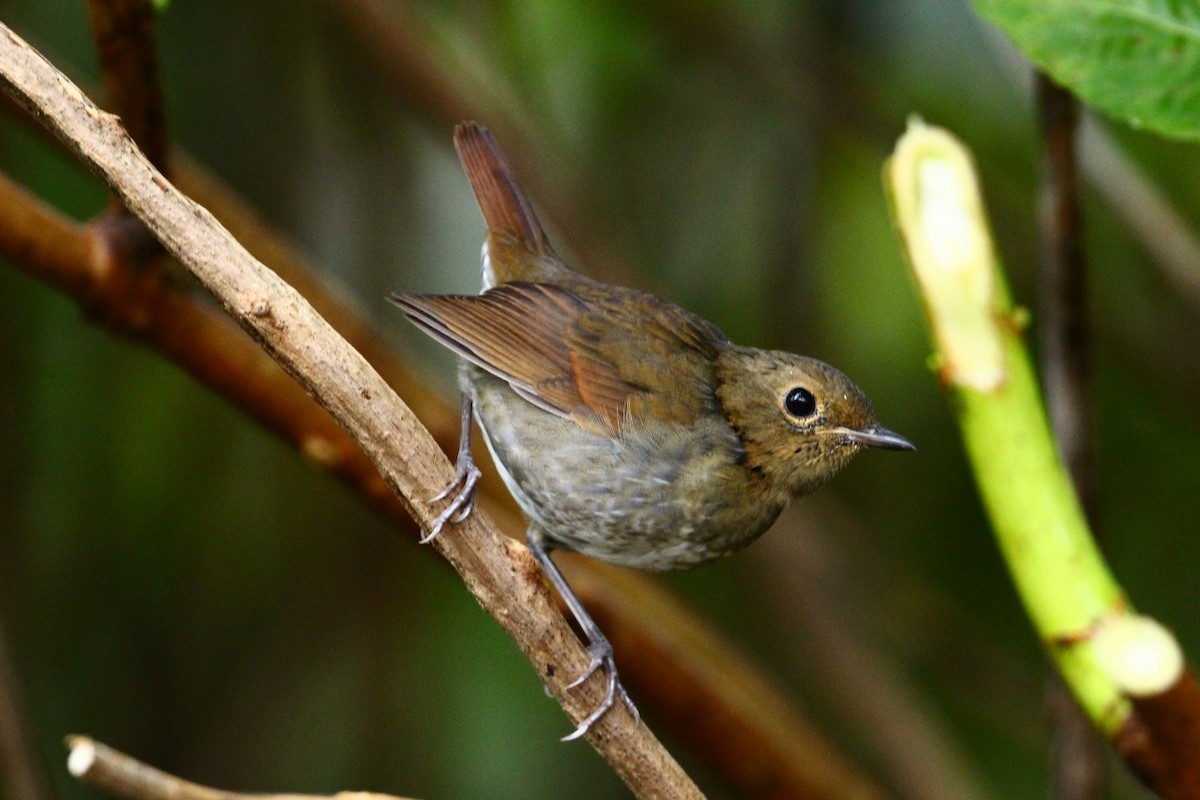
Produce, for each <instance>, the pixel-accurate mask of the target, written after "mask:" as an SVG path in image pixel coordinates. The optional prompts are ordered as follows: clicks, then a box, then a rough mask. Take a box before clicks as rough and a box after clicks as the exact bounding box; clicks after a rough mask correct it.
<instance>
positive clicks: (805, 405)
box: [783, 386, 817, 419]
mask: <svg viewBox="0 0 1200 800" xmlns="http://www.w3.org/2000/svg"><path fill="white" fill-rule="evenodd" d="M783 407H784V408H785V409H786V410H787V412H788V413H789V414H791V415H792V416H793V417H799V418H801V419H803V418H804V417H811V416H812V415H813V414H815V413H817V398H815V397H813V393H812V392H810V391H809V390H808V389H805V388H804V387H803V386H793V387H792V388H791V389H788V393H787V396H786V397H784V398H783Z"/></svg>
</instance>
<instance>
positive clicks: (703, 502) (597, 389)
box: [389, 122, 915, 741]
mask: <svg viewBox="0 0 1200 800" xmlns="http://www.w3.org/2000/svg"><path fill="white" fill-rule="evenodd" d="M454 145H455V150H456V151H457V154H458V157H459V160H460V161H461V163H462V166H463V169H464V171H465V172H466V175H467V178H468V179H469V181H470V184H471V187H472V189H473V190H474V193H475V197H476V200H477V201H478V204H479V208H480V210H481V212H482V215H483V218H484V222H485V223H486V228H487V232H486V237H485V240H484V245H483V252H482V289H481V292H480V293H479V294H477V295H438V294H420V293H411V292H397V293H395V294H392V295H391V296H390V298H389V299H390V300H391V301H392V302H394V303H395V304H396V305H397V306H399V308H400V310H401V311H402V312H403V313H404V314H405V315H406V316H407V318H408V319H409V320H410V321H411V322H412V323H413V324H415V325H416V327H417V328H419V329H420V330H421V331H423V332H424V333H426V334H428V335H429V336H431V337H432V338H433V339H434V340H436V341H437V342H439V343H440V344H442V345H444V346H445V347H447V348H448V349H450V350H451V351H452V352H454V353H455V354H456V355H457V356H459V385H460V387H461V389H462V429H461V434H460V443H459V451H458V457H457V462H456V469H455V477H454V480H453V481H452V482H451V483H450V484H449V485H448V486H447V487H446V488H445V489H444V490H443V491H442V492H441V493H440V494H438V495H437V496H436V497H434V498H432V500H431V502H434V503H437V502H441V501H443V500H445V501H447V503H446V506H445V508H444V509H443V510H442V511H441V513H440V514H439V515H438V516H437V517H436V518H435V520H434V521H433V524H432V525H431V528H430V532H429V534H428V535H427V536H425V538H423V539H422V541H423V542H428V541H430V540H432V539H433V538H434V537H436V536H438V535H440V534H441V533H442V532H443V530H444V529H445V528H446V526H448V525H453V524H457V523H459V522H461V521H463V520H464V519H465V518H466V517H467V515H468V514H470V513H471V510H472V508H473V502H474V493H475V487H476V483H477V481H478V480H479V477H480V470H479V468H478V467H477V466H476V464H475V462H474V458H473V456H472V453H471V445H470V430H471V425H472V418H474V419H475V420H476V421H477V422H478V423H479V425H480V427H481V429H482V431H483V434H484V440H485V442H486V443H487V446H488V449H489V450H490V452H491V454H492V457H493V461H494V463H495V465H496V468H497V470H498V471H499V473H500V476H501V478H502V479H503V481H504V483H505V485H506V486H507V487H508V489H509V491H510V492H511V494H512V495H513V498H514V499H515V500H516V502H517V504H518V505H519V506H520V508H521V510H522V511H523V513H524V514H525V516H526V517H527V518H528V520H529V526H528V529H527V531H526V535H525V540H526V544H527V546H528V548H529V550H530V551H531V553H532V554H533V557H534V558H535V559H536V561H537V563H538V565H539V566H540V568H541V570H542V572H543V573H544V574H545V575H546V577H547V578H548V580H549V581H550V583H551V584H552V585H553V586H554V588H555V590H556V591H557V592H558V594H559V595H560V596H561V597H562V599H563V601H564V603H565V604H566V606H567V608H568V609H569V610H570V612H571V614H572V615H573V616H574V618H575V620H576V622H577V623H578V625H579V628H580V630H581V631H582V633H583V636H584V637H585V638H586V640H587V643H586V646H587V650H588V653H589V655H590V657H591V661H590V663H589V665H588V667H587V669H586V670H585V671H584V672H583V674H581V675H580V676H579V677H578V678H576V679H575V680H574V681H573V682H572V683H570V684H569V685H568V687H567V688H568V689H572V688H574V687H576V686H578V685H580V684H582V683H583V682H584V681H585V680H587V679H588V678H589V677H590V676H591V675H592V674H594V673H595V672H597V671H600V672H602V673H603V675H604V676H605V681H606V687H605V696H604V700H603V701H602V702H601V703H600V704H599V705H598V706H597V707H596V708H595V709H593V710H592V711H591V713H589V714H588V715H587V716H586V717H585V718H584V719H583V720H582V721H580V723H579V724H578V727H577V728H576V729H575V730H574V732H572V733H571V734H569V735H567V736H565V737H563V740H564V741H568V740H571V739H576V738H579V737H581V736H583V735H584V734H586V733H587V731H588V730H589V729H590V728H591V727H592V725H594V724H595V723H596V721H597V720H599V719H600V718H601V717H602V716H603V715H604V714H605V713H607V712H608V711H609V710H610V709H611V708H612V707H613V706H614V704H615V703H616V701H617V699H618V698H619V699H620V700H621V702H622V703H623V704H624V705H625V706H626V707H627V708H628V709H629V711H630V713H631V714H632V715H633V716H634V718H635V720H636V719H640V718H639V716H638V712H637V708H636V706H635V705H634V703H633V701H632V700H631V699H630V697H629V694H628V693H627V692H626V691H625V689H624V687H623V686H622V684H621V682H620V678H619V676H618V673H617V668H616V663H615V661H614V653H613V647H612V645H611V644H610V643H609V641H608V639H607V638H606V637H605V636H604V633H603V631H602V630H601V629H600V627H599V626H598V625H597V624H596V622H595V621H594V620H593V619H592V617H591V616H590V615H589V613H588V611H587V609H586V608H585V607H584V605H583V603H582V602H580V600H579V599H578V598H577V597H576V596H575V593H574V592H573V591H572V590H571V587H570V585H569V584H568V583H567V580H566V578H565V577H564V576H563V574H562V572H561V571H560V570H559V569H558V567H557V566H556V565H555V563H554V561H553V559H552V558H551V557H550V554H551V552H552V551H553V550H556V549H564V550H573V551H576V552H579V553H583V554H585V555H588V556H591V557H594V558H597V559H600V560H602V561H606V562H610V563H613V564H618V565H621V566H625V567H632V568H636V569H640V570H647V571H652V572H669V571H678V570H686V569H691V568H693V567H698V566H701V565H703V564H707V563H709V562H712V561H714V560H716V559H719V558H722V557H724V556H727V555H729V554H731V553H733V552H735V551H737V550H740V549H741V548H743V547H745V546H746V545H748V544H750V543H751V542H752V541H754V540H755V539H756V538H758V537H759V536H760V535H761V534H762V533H763V532H764V531H765V530H766V529H767V528H768V527H769V526H770V525H771V523H772V522H774V521H775V519H776V518H777V517H778V515H779V513H780V511H781V510H782V509H783V508H784V507H785V506H787V505H788V504H789V503H791V502H792V501H793V500H795V499H797V498H799V497H802V496H804V495H806V494H809V493H810V492H813V491H814V490H816V489H817V488H819V487H820V486H822V485H823V484H824V483H826V482H827V481H828V480H829V479H830V478H832V477H833V476H834V474H835V473H837V472H838V471H839V470H840V469H841V468H842V467H844V466H845V465H846V464H847V463H848V462H849V461H850V460H851V458H852V457H853V456H854V455H855V454H857V453H858V452H860V451H862V450H863V449H865V448H872V447H873V448H882V449H889V450H913V449H915V448H914V446H913V445H912V443H911V442H909V440H908V439H906V438H904V437H903V436H900V435H899V434H896V433H894V432H892V431H890V430H888V429H887V428H884V427H883V426H881V425H880V424H879V423H878V422H876V421H875V417H874V412H873V410H872V406H871V402H870V400H869V399H868V398H867V396H866V395H865V394H864V393H863V392H862V390H860V389H859V388H858V387H857V386H856V385H855V384H854V383H853V382H852V381H851V380H850V379H849V378H848V377H846V375H844V374H843V373H842V372H841V371H839V370H837V369H836V368H834V367H832V366H830V365H828V364H826V363H824V362H822V361H819V360H817V359H815V358H809V357H806V356H800V355H795V354H792V353H787V352H781V351H775V350H762V349H757V348H752V347H743V346H740V345H737V344H734V343H733V342H731V341H730V340H729V339H728V338H727V337H726V336H725V334H723V333H722V332H721V330H720V329H719V328H717V327H716V326H715V325H714V324H713V323H711V322H708V321H707V320H705V319H704V318H702V317H700V316H698V315H696V314H693V313H692V312H690V311H688V310H686V309H684V308H682V307H680V306H678V305H675V304H674V303H671V302H669V301H667V300H663V299H660V298H658V297H656V296H654V295H652V294H648V293H646V292H642V291H638V290H636V289H632V288H626V287H622V286H615V285H610V284H606V283H602V282H600V281H598V280H594V279H592V278H589V277H587V276H585V275H583V274H581V273H579V272H576V271H574V270H572V269H570V268H569V267H567V266H566V264H564V263H563V261H562V259H560V258H559V257H558V255H557V254H556V253H555V251H554V249H553V247H552V246H551V244H550V242H549V239H548V238H547V236H546V233H545V231H544V229H543V228H542V225H541V223H540V222H539V220H538V217H537V215H536V213H535V212H534V208H533V205H532V203H531V201H530V199H529V196H528V195H527V194H526V193H525V191H524V190H523V188H522V187H521V185H520V183H519V182H518V180H517V177H516V174H515V172H514V170H513V168H512V166H511V165H510V163H509V161H508V159H507V158H506V157H505V155H504V153H503V151H502V150H501V148H500V146H499V144H498V143H497V142H496V140H495V138H494V137H493V136H492V135H491V133H490V132H489V131H488V130H487V129H486V128H485V127H483V126H482V125H480V124H478V123H475V122H463V123H460V124H459V125H458V126H457V127H456V128H455V131H454Z"/></svg>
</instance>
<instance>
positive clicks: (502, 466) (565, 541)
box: [464, 368, 780, 571]
mask: <svg viewBox="0 0 1200 800" xmlns="http://www.w3.org/2000/svg"><path fill="white" fill-rule="evenodd" d="M464 378H465V380H464V384H465V386H464V388H465V389H469V390H470V391H471V393H472V396H473V399H474V402H475V413H476V417H477V419H478V420H479V422H480V425H481V427H482V428H483V430H484V433H485V438H486V440H487V443H488V448H489V449H490V450H491V452H492V457H493V460H494V461H495V462H496V465H497V469H499V470H500V472H501V476H502V477H503V479H504V482H505V483H506V484H507V485H508V488H509V491H510V492H512V494H513V497H514V498H515V499H516V501H517V503H518V504H519V505H520V506H521V509H522V510H523V511H524V512H525V514H526V515H527V516H528V517H529V518H530V520H531V521H532V522H533V524H535V525H537V526H538V527H539V528H540V529H541V530H542V532H543V533H544V534H545V536H546V538H547V539H548V540H550V541H551V542H553V544H554V545H555V546H557V547H562V548H565V549H569V550H576V551H579V552H581V553H585V554H587V555H591V556H594V557H596V558H599V559H602V560H604V561H608V562H611V563H615V564H620V565H623V566H629V567H635V568H638V569H643V570H651V571H671V570H682V569H689V568H691V567H696V566H700V565H701V564H705V563H707V562H709V561H712V560H714V559H716V558H720V557H721V556H724V555H727V554H729V553H731V552H733V551H735V550H737V549H740V548H741V547H743V546H745V545H747V544H749V543H750V542H751V541H753V540H754V539H755V538H757V537H758V535H759V534H761V533H762V532H763V531H764V530H765V529H766V528H767V527H768V526H769V525H770V524H771V522H773V521H774V520H775V518H776V516H778V514H779V510H780V509H779V508H778V507H770V506H768V505H767V504H764V503H761V502H756V499H755V494H756V493H755V492H753V491H752V487H750V486H748V485H747V482H748V481H749V480H750V478H749V476H748V474H747V471H746V470H745V469H744V468H742V467H740V466H739V465H738V464H737V463H736V461H737V457H738V454H739V449H738V448H740V442H738V440H737V436H736V434H734V433H733V431H732V430H730V429H729V427H728V425H727V424H725V422H724V420H723V419H720V418H719V417H715V418H713V419H707V420H702V421H700V422H699V423H697V424H696V425H694V426H692V427H691V428H683V427H680V426H664V425H659V426H653V427H651V426H640V427H639V426H630V429H629V430H627V432H626V433H625V435H624V436H622V437H621V438H613V437H609V436H603V435H596V434H592V433H589V432H587V431H585V430H584V429H583V428H581V427H579V426H578V425H577V424H576V423H575V422H573V421H571V420H568V419H563V418H561V417H558V416H555V415H554V414H551V413H549V412H546V411H543V410H542V409H539V408H537V407H535V406H533V405H532V404H530V403H528V402H527V401H525V400H523V399H522V398H521V397H519V396H518V395H517V394H516V393H515V392H513V391H512V390H511V389H510V388H509V387H508V385H507V384H506V383H505V382H504V381H502V380H500V379H498V378H495V377H493V376H491V375H488V374H486V373H483V372H481V371H479V370H477V369H474V368H467V369H466V370H464Z"/></svg>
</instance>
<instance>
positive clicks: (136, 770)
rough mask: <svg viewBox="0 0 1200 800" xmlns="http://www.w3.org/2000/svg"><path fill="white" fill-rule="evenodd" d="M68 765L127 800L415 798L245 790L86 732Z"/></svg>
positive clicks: (73, 740) (72, 742)
mask: <svg viewBox="0 0 1200 800" xmlns="http://www.w3.org/2000/svg"><path fill="white" fill-rule="evenodd" d="M67 747H68V749H69V750H70V753H69V755H68V756H67V769H68V771H70V773H71V774H72V775H74V776H75V777H76V778H78V779H79V780H81V781H83V782H84V783H86V784H88V785H89V786H95V787H96V788H97V789H103V790H104V791H106V792H108V793H110V794H115V795H117V796H119V797H124V798H127V800H411V798H403V797H397V796H395V795H389V794H377V793H375V792H339V793H338V794H335V795H307V794H242V793H239V792H227V791H225V790H223V789H211V788H209V787H207V786H201V785H200V784H198V783H192V782H190V781H185V780H183V779H182V778H177V777H175V776H174V775H170V774H168V773H166V772H163V771H162V770H158V769H155V768H154V767H152V766H150V765H148V764H145V763H143V762H141V761H138V760H137V759H135V758H133V757H132V756H127V755H125V754H124V753H122V752H120V751H119V750H114V749H113V748H111V747H109V746H107V745H104V744H101V743H100V742H97V741H95V740H94V739H89V738H88V737H86V736H70V737H68V738H67Z"/></svg>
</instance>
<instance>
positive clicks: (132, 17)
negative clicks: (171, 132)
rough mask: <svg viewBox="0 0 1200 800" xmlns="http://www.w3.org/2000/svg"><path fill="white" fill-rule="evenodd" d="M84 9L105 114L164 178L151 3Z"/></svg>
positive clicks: (94, 1)
mask: <svg viewBox="0 0 1200 800" xmlns="http://www.w3.org/2000/svg"><path fill="white" fill-rule="evenodd" d="M87 7H88V21H89V22H90V23H91V26H92V38H93V39H94V40H95V42H96V52H97V54H98V55H99V57H100V71H101V73H102V74H103V76H104V87H105V89H106V90H107V92H108V109H109V110H110V111H112V112H113V113H114V114H116V115H117V116H118V117H120V118H121V122H122V123H123V124H124V125H125V130H126V131H128V132H129V135H130V136H131V137H133V141H135V142H136V143H137V145H138V147H139V148H141V150H142V152H143V153H145V154H146V158H147V159H149V160H150V163H151V164H153V165H154V166H156V167H158V168H159V169H160V170H163V171H164V172H165V171H166V163H167V154H168V152H169V151H168V148H169V146H170V141H169V139H168V137H167V114H166V104H165V102H164V101H163V92H162V81H161V80H160V78H159V71H158V51H157V48H156V47H155V44H154V23H155V20H156V12H155V10H154V3H153V2H151V0H88V2H87Z"/></svg>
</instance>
